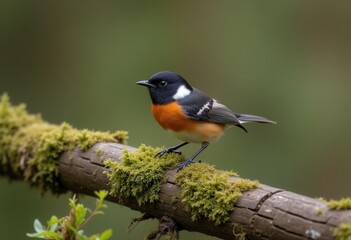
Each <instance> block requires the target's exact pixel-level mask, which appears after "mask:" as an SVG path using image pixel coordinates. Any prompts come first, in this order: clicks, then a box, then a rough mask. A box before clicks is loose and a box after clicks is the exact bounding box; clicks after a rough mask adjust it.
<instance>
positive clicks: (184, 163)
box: [177, 158, 194, 172]
mask: <svg viewBox="0 0 351 240" xmlns="http://www.w3.org/2000/svg"><path fill="white" fill-rule="evenodd" d="M192 163H194V159H192V158H189V159H188V160H186V161H185V162H182V163H180V164H179V165H178V169H177V172H179V171H180V170H182V169H183V168H186V167H187V166H189V165H190V164H192Z"/></svg>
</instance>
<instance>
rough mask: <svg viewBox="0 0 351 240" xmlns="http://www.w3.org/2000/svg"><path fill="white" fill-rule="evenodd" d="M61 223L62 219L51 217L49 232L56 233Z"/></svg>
mask: <svg viewBox="0 0 351 240" xmlns="http://www.w3.org/2000/svg"><path fill="white" fill-rule="evenodd" d="M61 221H62V218H61V219H58V218H57V217H56V216H55V215H54V216H51V218H50V220H49V221H48V228H49V230H50V231H51V232H55V231H56V229H57V226H58V224H59V222H61Z"/></svg>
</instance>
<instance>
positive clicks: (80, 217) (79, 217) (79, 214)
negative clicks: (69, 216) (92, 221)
mask: <svg viewBox="0 0 351 240" xmlns="http://www.w3.org/2000/svg"><path fill="white" fill-rule="evenodd" d="M74 210H75V215H76V221H75V225H76V226H79V225H80V224H82V223H83V222H84V219H85V216H86V214H87V211H88V209H87V208H85V207H84V205H83V204H81V203H80V204H77V205H76V207H75V209H74Z"/></svg>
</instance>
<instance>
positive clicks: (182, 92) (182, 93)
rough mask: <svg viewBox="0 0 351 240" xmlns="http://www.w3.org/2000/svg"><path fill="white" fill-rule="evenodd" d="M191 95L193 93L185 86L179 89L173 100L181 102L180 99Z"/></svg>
mask: <svg viewBox="0 0 351 240" xmlns="http://www.w3.org/2000/svg"><path fill="white" fill-rule="evenodd" d="M190 93H191V91H190V90H189V89H187V88H186V87H185V86H184V85H181V86H180V87H179V88H178V90H177V92H176V94H174V95H173V99H174V100H179V99H182V98H185V97H186V96H188V95H189V94H190Z"/></svg>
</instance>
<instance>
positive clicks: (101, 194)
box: [95, 190, 108, 201]
mask: <svg viewBox="0 0 351 240" xmlns="http://www.w3.org/2000/svg"><path fill="white" fill-rule="evenodd" d="M95 195H96V196H97V197H98V198H99V200H101V201H103V200H104V199H105V198H106V196H107V195H108V191H106V190H100V191H95Z"/></svg>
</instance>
